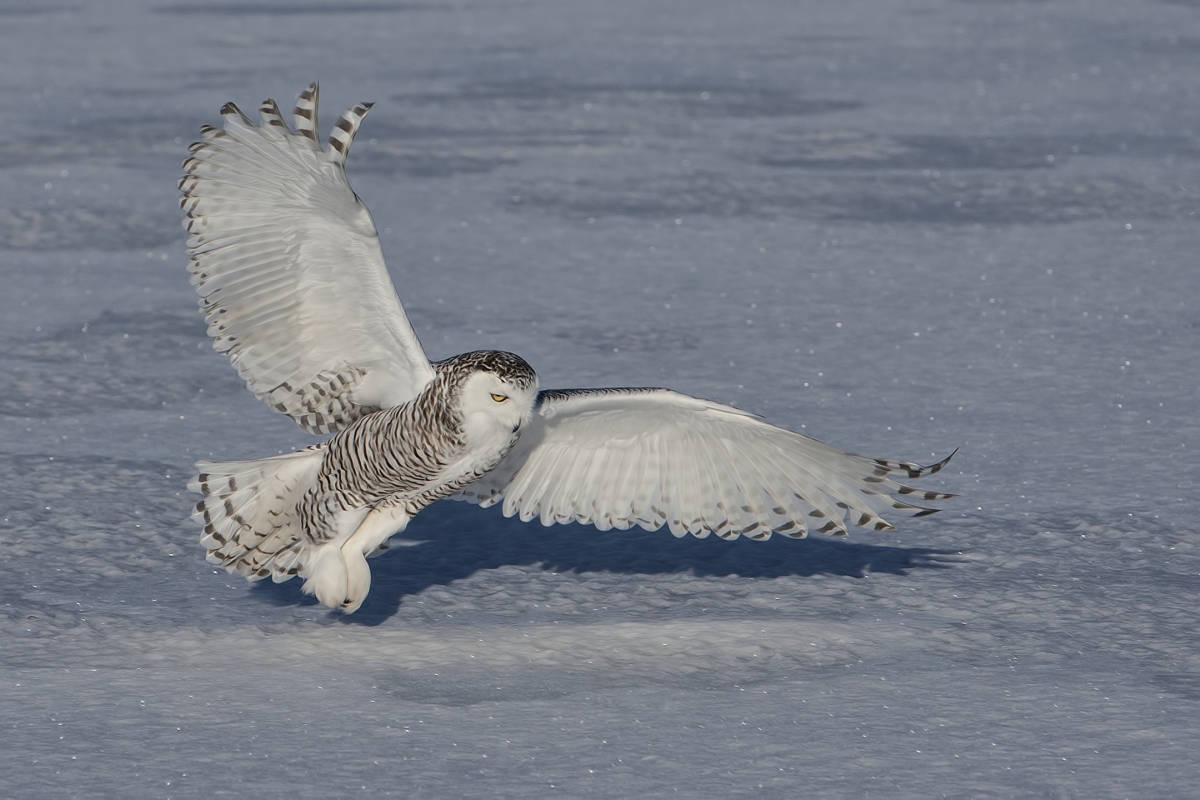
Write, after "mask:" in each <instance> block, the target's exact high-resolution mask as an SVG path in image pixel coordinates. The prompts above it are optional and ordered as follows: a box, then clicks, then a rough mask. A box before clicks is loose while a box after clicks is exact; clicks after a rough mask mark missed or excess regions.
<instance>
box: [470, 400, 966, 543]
mask: <svg viewBox="0 0 1200 800" xmlns="http://www.w3.org/2000/svg"><path fill="white" fill-rule="evenodd" d="M950 455H951V456H953V455H954V454H953V453H951V454H950ZM949 460H950V458H949V457H947V458H946V459H945V460H943V461H941V462H939V463H937V464H933V465H931V466H928V467H920V466H917V465H916V464H910V463H908V462H903V461H889V460H886V459H878V458H868V457H866V456H860V455H855V454H854V453H847V452H843V451H841V450H838V449H836V448H833V447H830V446H829V445H827V444H823V443H821V442H818V441H816V440H815V439H810V438H808V437H807V436H802V435H800V434H798V433H793V432H791V431H787V430H783V429H782V428H776V427H774V426H773V425H768V424H767V423H765V422H763V421H762V420H761V419H759V418H758V417H755V416H754V415H752V414H748V413H746V412H744V411H739V410H738V409H735V408H730V407H729V406H723V405H720V404H718V403H712V402H709V401H707V400H698V399H696V398H694V397H688V396H687V395H683V394H679V393H677V392H672V391H670V390H667V389H572V390H566V391H553V390H552V391H543V392H541V393H540V394H539V395H538V405H537V407H536V410H535V412H534V415H533V418H532V420H531V422H530V424H529V426H528V427H527V428H526V429H525V430H524V431H523V432H522V433H521V438H520V439H519V440H518V442H517V444H516V445H515V446H514V447H513V449H512V451H510V452H509V454H508V455H507V456H505V457H504V459H503V460H502V461H501V462H500V464H499V466H497V467H496V469H494V470H493V471H492V472H490V473H488V474H487V475H485V476H484V477H483V478H481V479H479V480H478V481H476V482H475V483H472V484H470V485H468V486H466V487H464V488H463V489H461V490H460V491H459V493H458V494H457V495H456V496H455V497H456V499H460V500H467V501H471V502H476V503H479V504H480V505H482V506H491V505H494V504H496V503H499V502H501V501H502V500H503V503H504V505H503V511H504V515H505V516H506V517H511V516H513V515H514V514H515V515H519V516H520V518H521V520H522V521H526V522H527V521H529V520H532V519H533V518H534V517H539V518H540V519H541V521H542V524H543V525H552V524H554V523H556V522H561V523H566V522H581V523H591V524H594V525H595V526H596V527H598V528H599V529H600V530H608V529H609V528H618V529H621V530H625V529H627V528H629V527H631V526H633V525H639V526H641V527H642V528H645V529H646V530H656V529H658V528H660V527H662V526H663V525H664V524H666V525H669V526H670V529H671V532H672V533H673V534H675V535H676V536H683V535H684V534H685V533H690V534H692V535H694V536H698V537H701V538H703V537H705V536H708V534H710V533H715V534H717V536H720V537H722V538H725V539H734V538H737V537H738V536H740V535H746V536H749V537H751V538H752V539H766V538H768V537H769V536H770V535H771V534H772V533H773V532H778V533H782V534H785V535H787V536H791V537H794V538H801V537H803V536H806V535H807V533H808V530H809V526H810V525H812V526H814V528H815V529H816V530H818V531H820V532H822V533H831V534H834V535H838V536H844V535H845V534H846V532H847V530H846V518H848V519H849V520H850V521H851V522H853V523H854V524H855V525H866V526H872V527H874V528H875V529H876V530H883V529H890V528H891V527H892V526H891V525H890V524H888V523H887V522H885V521H884V520H883V519H881V518H880V517H879V516H877V515H876V513H875V511H874V510H873V509H872V507H871V505H869V504H868V502H867V501H868V500H875V501H882V503H886V504H887V505H889V506H890V507H892V508H896V509H901V510H904V511H911V512H915V515H916V516H924V515H926V514H932V513H934V512H935V511H936V510H937V509H933V508H926V507H923V506H918V505H914V504H912V503H910V502H908V500H909V499H916V500H924V501H930V500H942V499H946V498H949V497H953V495H950V494H944V493H941V492H929V491H924V490H918V489H914V488H912V487H909V486H905V485H903V484H900V483H897V482H896V481H894V480H892V475H894V474H896V473H901V474H904V475H906V476H907V477H909V478H919V477H921V476H922V475H928V474H933V473H935V472H937V471H938V470H940V469H941V468H942V467H943V466H944V465H945V464H946V462H947V461H949ZM882 503H881V504H882Z"/></svg>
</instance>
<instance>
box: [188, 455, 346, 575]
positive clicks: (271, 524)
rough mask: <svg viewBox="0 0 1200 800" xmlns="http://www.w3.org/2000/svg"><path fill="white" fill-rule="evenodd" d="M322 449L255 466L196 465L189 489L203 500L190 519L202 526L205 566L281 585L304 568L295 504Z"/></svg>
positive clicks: (274, 458) (311, 481)
mask: <svg viewBox="0 0 1200 800" xmlns="http://www.w3.org/2000/svg"><path fill="white" fill-rule="evenodd" d="M323 458H324V448H323V446H322V445H317V446H315V447H310V448H308V449H306V450H300V451H298V452H295V453H287V454H285V455H281V456H272V457H270V458H260V459H258V460H257V461H224V462H216V461H200V462H198V463H197V464H196V469H197V470H198V471H199V474H198V475H197V476H196V477H195V478H194V479H193V480H192V482H191V483H189V484H188V488H189V489H191V490H192V491H194V492H199V493H200V494H202V495H204V499H203V500H201V501H200V502H199V503H197V504H196V510H195V512H194V513H193V514H192V517H193V519H195V520H197V521H198V522H200V523H201V524H202V525H204V533H203V534H202V535H201V537H200V544H202V545H203V546H204V547H205V548H206V549H207V550H208V560H209V561H210V562H212V563H214V564H221V565H222V566H224V567H225V569H227V570H228V571H230V572H237V573H239V574H240V575H243V576H245V577H246V578H247V579H249V580H252V581H256V580H261V579H262V578H265V577H267V576H270V577H271V579H272V580H273V581H275V582H276V583H280V582H282V581H286V580H288V579H289V578H291V577H293V576H295V575H297V574H299V572H300V571H301V570H302V569H303V568H304V563H303V560H304V556H305V554H306V551H307V550H309V548H307V547H306V546H305V540H304V531H303V529H302V527H301V524H300V512H299V504H300V501H301V499H302V498H303V497H304V493H305V492H307V491H308V489H309V487H311V486H312V485H313V484H314V483H315V482H316V480H317V473H318V472H319V470H320V468H321V461H322V459H323Z"/></svg>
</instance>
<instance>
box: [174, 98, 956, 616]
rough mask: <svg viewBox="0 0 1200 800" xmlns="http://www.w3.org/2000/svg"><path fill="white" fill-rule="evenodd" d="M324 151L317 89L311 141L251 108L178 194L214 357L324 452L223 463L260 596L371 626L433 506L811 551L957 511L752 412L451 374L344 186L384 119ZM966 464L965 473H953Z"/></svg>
mask: <svg viewBox="0 0 1200 800" xmlns="http://www.w3.org/2000/svg"><path fill="white" fill-rule="evenodd" d="M370 108H371V106H370V104H365V103H364V104H360V105H356V106H355V107H354V108H352V109H350V110H349V111H347V112H346V113H345V114H343V115H342V116H341V118H340V119H338V121H337V124H336V125H335V127H334V129H333V132H332V134H331V135H330V136H329V144H328V147H322V145H321V143H320V139H319V137H318V133H317V130H318V128H317V85H316V84H313V85H311V86H309V87H308V88H307V89H306V90H304V92H303V93H301V95H300V99H299V101H298V102H297V104H296V108H295V131H293V130H292V129H291V128H289V126H288V124H287V122H285V121H284V118H283V115H282V114H281V113H280V110H279V106H278V105H277V104H276V103H275V101H274V100H267V101H265V102H264V103H263V104H262V106H261V107H260V108H259V113H260V114H261V123H260V124H256V123H254V122H253V121H251V120H250V119H249V118H248V117H247V116H246V115H245V114H243V113H242V112H241V111H240V110H239V109H238V108H237V106H235V105H233V104H232V103H228V104H226V105H225V106H224V107H223V108H222V109H221V116H222V117H223V118H224V127H223V128H215V127H212V126H205V127H204V128H202V129H201V134H202V137H203V139H202V141H199V142H196V143H194V144H193V145H191V147H190V152H191V157H190V158H188V159H187V160H186V161H185V162H184V164H183V169H184V171H185V172H186V175H185V176H184V177H183V178H182V179H181V180H180V182H179V188H180V190H181V191H182V193H183V197H182V199H181V201H180V205H181V207H182V208H183V210H184V212H185V213H186V219H185V220H184V227H185V228H187V231H188V234H189V235H188V238H187V247H188V253H189V257H190V261H189V267H190V270H191V273H192V283H193V284H194V285H195V287H196V291H197V292H198V293H199V294H200V306H201V308H202V309H203V311H204V313H205V317H206V319H207V322H208V326H209V327H208V333H209V335H211V336H212V337H213V338H214V342H213V347H214V348H215V349H216V350H217V351H218V352H221V353H226V354H228V356H229V359H230V361H231V362H232V364H233V366H234V367H236V368H237V371H238V374H240V375H241V377H242V378H243V379H244V380H245V381H246V384H247V386H248V387H249V388H250V390H251V391H252V392H254V394H255V396H256V397H258V398H259V399H261V400H263V401H265V402H266V403H267V404H268V405H270V406H271V407H272V408H274V409H276V410H278V411H280V412H282V413H284V414H286V415H287V416H289V417H291V418H292V419H293V420H295V422H296V423H297V424H298V425H300V427H302V428H304V429H305V430H307V431H309V432H312V433H332V434H334V436H332V437H331V438H329V439H328V440H326V441H324V442H322V443H320V444H317V445H313V446H312V447H309V448H308V449H305V450H300V451H298V452H295V453H288V454H286V455H280V456H272V457H269V458H263V459H259V460H257V461H233V462H209V461H201V462H199V463H198V464H197V465H196V467H197V470H198V471H199V474H198V475H197V476H196V477H195V479H194V480H193V481H192V482H191V483H190V484H189V488H191V489H192V490H194V491H197V492H199V493H201V494H202V495H203V499H202V500H201V501H200V502H199V503H198V504H197V505H196V512H195V517H196V518H197V520H198V521H199V522H200V523H201V524H203V526H204V532H203V534H202V536H201V540H200V541H201V544H202V545H203V546H204V547H205V548H206V549H207V550H208V560H209V561H211V562H213V563H215V564H221V565H223V566H224V567H225V568H226V569H228V570H229V571H231V572H238V573H240V574H241V575H244V576H245V577H246V578H248V579H249V580H252V581H254V580H259V579H262V578H266V577H268V576H269V577H271V578H272V579H273V580H275V581H277V582H278V581H285V580H288V579H290V578H292V577H293V576H296V575H298V576H300V577H301V578H302V579H303V581H304V584H303V587H302V589H303V591H304V592H305V593H306V594H315V595H316V596H317V599H318V600H320V601H321V602H322V603H324V604H325V605H326V606H329V607H331V608H335V609H341V610H342V611H343V612H345V613H352V612H354V611H355V610H357V609H358V607H359V606H360V605H362V602H363V600H364V598H365V597H366V596H367V592H368V591H369V589H370V586H371V570H370V567H369V566H368V564H367V561H366V557H367V556H369V555H374V554H376V553H378V552H381V551H382V550H384V549H386V548H387V544H388V540H389V538H390V537H391V536H392V535H394V534H397V533H399V532H401V531H403V530H404V528H405V526H406V525H407V524H408V522H409V520H410V519H412V518H413V516H414V515H415V514H417V513H418V512H420V511H421V509H423V508H425V507H426V506H427V505H429V504H430V503H432V502H434V501H435V500H439V499H442V498H446V497H450V498H455V499H458V500H465V501H469V502H473V503H478V504H479V505H481V506H492V505H496V504H498V503H502V504H503V505H502V506H501V507H502V509H503V512H504V515H505V516H508V517H511V516H513V515H517V516H519V517H520V518H521V520H523V521H529V520H532V519H534V518H538V519H540V520H541V522H542V524H543V525H552V524H554V523H556V522H559V523H567V522H579V523H589V524H592V525H595V526H596V527H597V528H599V529H600V530H608V529H610V528H618V529H620V530H625V529H628V528H630V527H632V526H634V525H638V526H640V527H642V528H644V529H646V530H657V529H658V528H661V527H662V526H663V525H667V526H669V527H670V530H671V532H672V533H673V534H675V535H676V536H683V535H684V534H687V533H690V534H692V535H693V536H698V537H705V536H708V535H709V534H710V533H715V534H716V535H717V536H720V537H721V538H724V539H735V538H737V537H738V536H743V535H744V536H749V537H750V538H752V539H759V540H762V539H766V538H768V537H769V536H770V535H771V534H772V533H773V532H774V533H781V534H784V535H786V536H791V537H794V538H800V537H803V536H805V535H807V533H808V530H809V527H810V526H813V527H814V528H815V529H816V530H818V531H820V532H822V533H830V534H834V535H838V536H842V535H845V534H846V532H847V531H846V526H847V522H852V523H853V524H855V525H860V526H871V527H873V528H875V529H876V530H883V529H890V528H891V527H892V526H891V525H889V524H888V523H887V522H885V521H884V520H883V519H881V518H880V517H879V516H877V514H876V512H875V511H874V510H873V509H872V507H871V505H870V504H869V503H868V500H872V501H875V502H876V503H882V504H886V505H888V506H890V507H891V508H895V509H902V510H905V511H911V512H915V515H916V516H921V515H924V514H930V513H933V512H934V511H935V509H932V508H927V507H923V506H919V505H916V504H914V503H912V502H909V500H917V501H933V500H941V499H945V498H948V497H951V496H952V495H949V494H943V493H939V492H932V491H923V490H918V489H914V488H912V487H909V486H905V485H903V484H900V483H897V482H896V481H894V480H893V479H892V476H893V475H894V474H896V473H901V474H903V475H905V476H907V477H908V478H918V477H921V476H922V475H927V474H931V473H935V472H937V471H938V470H939V469H941V468H942V466H943V465H944V464H945V463H946V461H948V460H949V459H946V461H942V462H940V463H937V464H933V465H932V466H928V467H921V466H917V465H915V464H911V463H908V462H905V461H891V460H888V459H882V458H868V457H865V456H860V455H855V454H853V453H847V452H843V451H841V450H838V449H836V448H833V447H830V446H829V445H826V444H823V443H821V442H818V441H815V440H813V439H810V438H808V437H806V436H802V435H800V434H798V433H793V432H791V431H787V430H783V429H781V428H777V427H774V426H772V425H768V424H767V423H766V422H763V421H762V420H761V419H759V418H758V417H756V416H754V415H752V414H749V413H747V412H745V411H741V410H738V409H736V408H731V407H729V406H725V405H721V404H719V403H713V402H709V401H707V400H699V399H696V398H693V397H688V396H686V395H682V394H679V393H677V392H673V391H670V390H668V389H567V390H553V389H551V390H542V391H538V378H537V374H536V373H535V372H534V370H533V368H531V367H530V366H529V364H527V363H526V362H525V361H524V360H523V359H521V358H520V357H519V356H515V355H513V354H511V353H504V352H497V351H479V352H474V353H465V354H463V355H458V356H454V357H452V358H448V359H446V360H445V361H439V362H435V363H431V362H430V361H429V359H428V358H427V357H426V356H425V353H424V351H423V350H422V349H421V344H420V342H419V341H418V340H417V336H416V334H415V333H414V331H413V329H412V327H411V326H410V325H409V323H408V319H407V318H406V317H405V314H404V309H403V308H401V306H400V302H399V300H398V299H397V297H396V291H395V288H394V287H393V285H392V281H391V279H390V277H389V276H388V271H387V268H386V266H385V265H384V261H383V253H382V251H381V250H380V246H379V238H378V236H377V234H376V230H375V225H374V223H373V222H372V220H371V215H370V214H369V213H368V212H367V209H366V207H365V206H364V205H363V203H362V201H361V200H359V198H358V196H357V195H356V194H355V193H354V191H353V190H352V189H351V188H350V184H349V182H348V181H347V179H346V173H345V169H344V165H345V161H346V153H347V151H348V150H349V148H350V143H351V142H352V141H353V139H354V134H355V132H356V131H357V130H358V127H359V124H360V123H361V122H362V119H363V116H364V115H365V114H366V113H367V111H368V109H370ZM951 455H953V454H951Z"/></svg>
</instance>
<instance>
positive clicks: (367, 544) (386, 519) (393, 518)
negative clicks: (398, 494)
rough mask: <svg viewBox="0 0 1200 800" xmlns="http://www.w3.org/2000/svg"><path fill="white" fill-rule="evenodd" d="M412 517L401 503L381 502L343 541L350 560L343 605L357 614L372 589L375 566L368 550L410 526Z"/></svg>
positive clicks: (344, 555)
mask: <svg viewBox="0 0 1200 800" xmlns="http://www.w3.org/2000/svg"><path fill="white" fill-rule="evenodd" d="M409 519H411V518H410V517H409V515H408V514H407V513H406V512H405V510H404V509H403V508H402V507H400V506H391V507H386V506H379V507H377V508H374V509H371V513H369V514H367V516H366V517H365V518H364V519H363V521H362V522H361V523H359V526H358V529H357V530H355V531H354V533H353V535H351V536H350V538H349V539H347V540H346V543H345V544H343V545H342V548H341V549H342V557H343V558H344V559H345V562H346V599H345V602H343V603H342V604H341V609H342V611H343V612H345V613H347V614H353V613H354V612H355V611H357V610H358V607H359V606H361V605H362V603H363V600H366V599H367V592H369V591H370V590H371V567H370V566H368V565H367V558H366V555H367V553H371V552H373V551H374V550H375V549H376V548H377V547H379V546H380V545H381V544H383V543H384V542H385V541H387V540H388V538H390V537H391V536H392V535H393V534H397V533H399V532H401V531H402V530H404V529H405V528H406V527H408V521H409Z"/></svg>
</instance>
